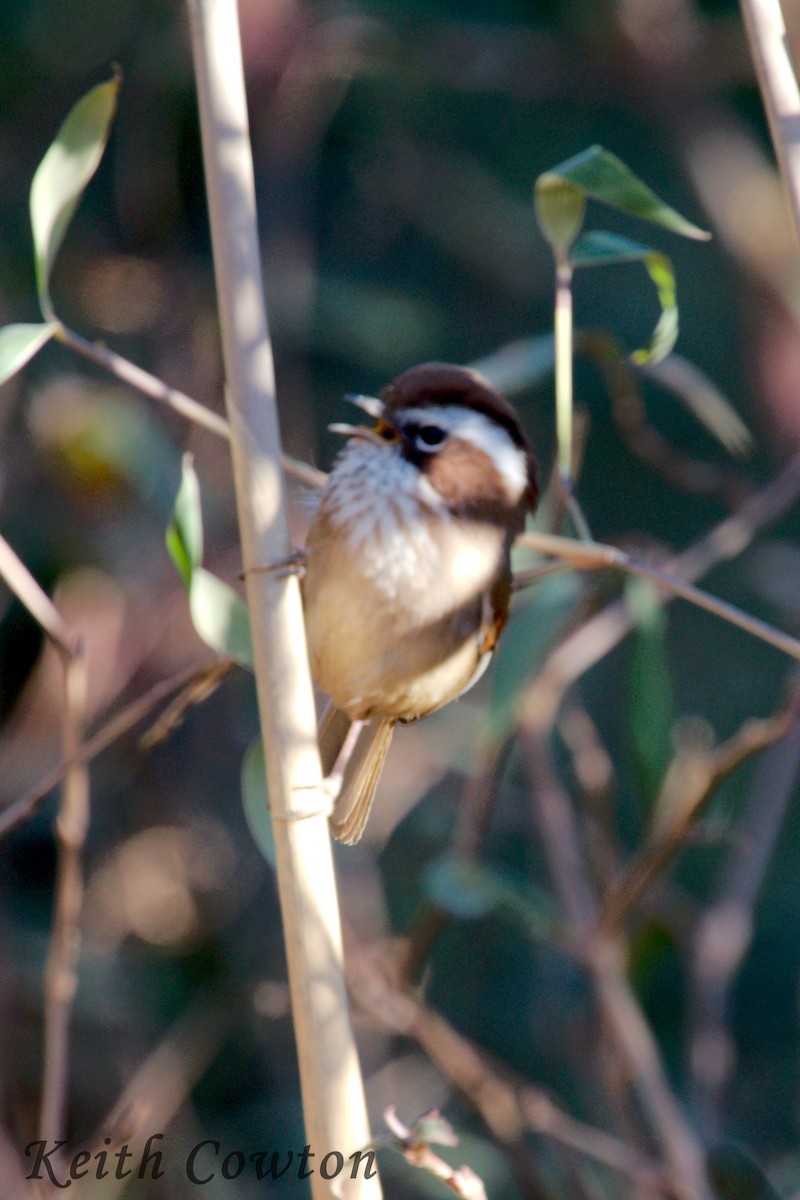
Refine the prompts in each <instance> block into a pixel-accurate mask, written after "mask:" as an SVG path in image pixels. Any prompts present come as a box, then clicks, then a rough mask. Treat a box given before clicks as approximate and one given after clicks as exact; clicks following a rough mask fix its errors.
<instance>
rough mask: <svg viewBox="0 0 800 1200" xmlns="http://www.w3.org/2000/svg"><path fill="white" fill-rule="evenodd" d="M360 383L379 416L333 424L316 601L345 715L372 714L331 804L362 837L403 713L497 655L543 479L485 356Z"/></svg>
mask: <svg viewBox="0 0 800 1200" xmlns="http://www.w3.org/2000/svg"><path fill="white" fill-rule="evenodd" d="M348 399H350V400H352V401H353V402H354V403H355V404H357V405H358V406H359V407H360V408H361V409H363V410H364V411H365V412H366V413H367V414H368V415H369V416H370V417H372V418H373V420H374V421H375V424H374V425H373V426H371V427H368V426H365V425H335V426H331V429H332V430H334V431H335V432H338V433H342V434H344V435H345V436H347V438H348V443H347V445H346V446H345V448H344V450H343V451H342V452H341V453H340V454H339V456H338V458H337V460H336V463H335V465H334V468H333V471H332V472H331V474H330V477H329V479H328V482H327V485H326V487H325V489H324V491H323V492H322V496H321V500H320V504H319V507H318V509H317V511H316V513H315V515H314V518H313V520H312V523H311V526H310V528H309V532H308V538H307V549H306V558H305V563H306V567H305V577H304V580H303V601H304V607H305V618H306V630H307V638H308V646H309V655H310V660H311V670H312V674H313V676H314V678H315V680H316V682H317V683H318V684H319V686H320V687H321V688H323V689H324V690H325V691H326V692H327V693H328V695H329V696H330V697H331V701H332V703H333V705H334V706H335V709H336V710H338V712H337V713H336V715H335V717H334V718H333V722H334V723H335V722H336V721H337V720H338V723H339V726H340V728H341V727H342V721H343V718H342V714H344V717H345V718H346V721H344V726H345V727H346V725H347V724H349V722H350V721H367V722H370V726H369V727H368V728H369V731H370V735H369V737H368V738H367V739H366V740H365V741H362V740H361V739H360V742H359V745H360V747H361V748H360V749H358V748H357V750H356V752H355V753H354V755H353V758H352V759H351V761H350V763H349V764H348V766H347V768H346V771H345V776H344V782H343V786H342V790H341V793H340V795H339V798H338V800H337V803H336V807H335V811H334V813H333V816H332V817H331V826H332V829H333V833H334V835H335V836H336V837H337V838H338V839H339V840H340V841H342V842H346V843H348V844H353V843H355V842H357V841H358V840H359V839H360V838H361V835H362V833H363V832H364V826H365V824H366V821H367V817H368V816H369V812H370V808H371V806H372V801H373V798H374V795H375V788H376V786H377V782H378V778H379V775H380V771H381V767H382V765H383V762H384V759H385V757H386V753H387V751H388V749H389V743H390V741H391V736H392V732H393V729H394V726H395V723H396V722H398V721H400V722H402V723H406V722H411V721H416V720H417V719H418V718H420V717H424V716H426V715H427V714H428V713H432V712H435V711H436V710H437V709H439V708H441V707H442V706H443V705H445V704H448V703H449V702H450V701H451V700H454V699H456V697H457V696H460V695H461V694H462V693H463V692H465V691H466V690H467V689H468V688H470V687H471V686H472V685H473V684H474V683H475V682H476V680H477V679H479V678H480V676H481V674H482V673H483V671H484V670H485V668H486V666H487V665H488V662H489V659H490V657H491V653H492V650H493V649H494V646H495V645H496V643H497V639H498V637H499V636H500V632H501V630H502V629H503V626H504V625H505V623H506V620H507V618H508V609H509V602H510V598H511V562H510V551H511V545H512V543H513V541H514V539H515V537H516V536H517V534H518V533H519V532H520V531H521V530H522V529H523V527H524V524H525V516H526V514H527V513H528V512H530V511H532V510H533V508H534V507H535V504H536V499H537V494H538V489H537V483H536V467H535V463H534V459H533V456H532V454H531V451H530V448H529V446H528V442H527V440H526V438H525V435H524V433H523V431H522V427H521V425H520V421H519V418H518V416H517V414H516V412H515V410H514V409H513V407H512V406H511V404H509V402H508V401H507V400H506V399H504V398H503V397H502V396H501V395H499V394H498V393H497V392H496V391H495V390H494V388H492V387H491V385H490V384H489V383H487V382H486V380H484V379H482V378H481V376H480V375H478V374H477V373H476V372H474V371H471V370H468V369H466V368H464V367H458V366H452V365H449V364H446V363H424V364H422V365H420V366H416V367H411V368H410V369H409V370H407V371H404V372H403V373H402V374H401V375H398V376H397V378H396V379H394V380H393V382H392V383H390V384H389V385H388V387H386V388H385V389H384V390H383V392H382V393H381V395H380V398H379V399H378V398H375V397H366V396H351V397H348ZM330 724H331V722H329V725H330ZM340 744H341V739H340V741H339V745H340ZM329 764H330V759H329Z"/></svg>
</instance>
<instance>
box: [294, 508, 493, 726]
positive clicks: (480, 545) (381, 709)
mask: <svg viewBox="0 0 800 1200" xmlns="http://www.w3.org/2000/svg"><path fill="white" fill-rule="evenodd" d="M413 532H414V531H412V534H413ZM417 532H418V533H419V536H418V537H416V538H415V537H414V536H411V537H409V531H408V529H406V530H405V532H404V531H403V530H402V528H398V529H396V530H394V531H392V530H389V531H387V530H385V529H384V530H380V531H378V535H377V536H375V535H373V537H372V538H371V539H370V541H369V550H368V551H367V550H366V548H365V547H364V545H363V544H358V543H356V544H348V540H347V539H345V538H342V536H341V534H340V532H339V531H338V530H337V529H336V528H335V527H332V525H331V522H330V521H329V520H328V518H327V516H326V514H325V512H324V511H322V512H321V513H318V514H317V517H316V518H315V520H314V523H313V525H312V528H311V530H310V532H309V539H308V569H307V574H306V578H305V581H304V588H303V590H304V602H305V614H306V631H307V637H308V646H309V655H310V660H311V669H312V674H313V675H314V678H315V680H316V682H317V683H318V684H319V686H320V687H322V688H323V689H324V690H325V691H326V692H327V693H328V694H329V695H330V696H331V698H332V700H333V701H334V703H335V704H336V705H337V707H339V708H341V709H343V710H344V711H345V712H347V713H348V714H349V715H350V716H351V717H353V718H360V719H364V718H369V717H384V718H389V719H396V720H401V721H410V720H415V719H416V718H417V717H421V716H424V715H425V714H426V713H429V712H432V711H434V710H435V709H437V708H440V707H441V706H442V705H444V704H447V703H448V702H449V701H450V700H453V699H455V697H456V696H458V695H460V694H461V692H463V691H464V690H465V689H466V688H467V687H468V686H469V685H470V684H471V683H472V682H473V681H474V680H475V678H477V675H478V674H479V673H480V670H482V668H483V666H485V662H484V661H482V660H484V659H486V661H488V656H487V655H484V654H482V651H481V643H482V640H483V633H482V631H483V629H484V627H485V623H486V609H487V603H488V593H489V589H490V587H491V583H492V581H493V579H494V578H495V577H496V574H497V571H498V569H499V566H500V563H501V560H502V553H503V546H502V540H501V538H500V537H499V535H498V532H497V530H495V529H491V528H488V527H487V529H486V531H485V537H483V538H480V537H478V538H477V539H475V538H473V551H472V561H471V562H468V563H467V562H464V561H462V562H461V563H460V564H459V561H458V554H459V553H461V551H460V550H459V547H460V546H461V542H462V539H461V538H460V537H459V532H461V533H462V534H463V530H462V531H459V530H458V529H457V528H456V527H455V526H454V524H453V522H452V521H449V520H448V521H443V522H441V524H434V526H433V527H431V526H430V523H429V524H428V526H427V527H426V530H425V532H424V536H423V534H422V532H420V531H417ZM472 532H473V533H474V532H475V531H474V530H473V531H472ZM397 539H399V541H398V544H397V545H393V540H397ZM462 557H463V553H462Z"/></svg>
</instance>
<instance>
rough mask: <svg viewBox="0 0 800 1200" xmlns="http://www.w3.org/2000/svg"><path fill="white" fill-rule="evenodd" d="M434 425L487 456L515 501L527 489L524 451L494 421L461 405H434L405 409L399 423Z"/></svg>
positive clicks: (526, 465) (526, 468)
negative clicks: (432, 406) (433, 406)
mask: <svg viewBox="0 0 800 1200" xmlns="http://www.w3.org/2000/svg"><path fill="white" fill-rule="evenodd" d="M407 421H408V422H409V423H412V422H414V423H417V424H419V425H423V426H424V425H437V426H438V427H439V428H440V429H445V430H446V431H447V432H448V433H449V434H450V435H451V436H452V437H458V438H461V439H462V441H465V442H469V443H470V444H471V445H473V446H476V447H477V449H478V450H482V451H483V453H484V454H488V456H489V458H490V459H491V460H492V462H493V463H494V465H495V467H496V469H497V471H498V473H499V474H500V475H501V476H502V478H503V479H504V480H505V483H506V486H507V487H508V490H509V493H510V494H511V496H512V498H513V499H514V500H515V501H516V500H519V499H520V497H521V496H522V495H523V493H524V491H525V489H526V488H527V486H528V460H527V456H526V454H525V451H524V450H522V449H521V448H520V447H519V446H517V445H515V443H514V441H513V440H512V437H511V434H510V433H509V432H508V431H507V430H506V429H504V428H503V426H502V425H498V424H497V422H496V421H492V420H491V418H489V417H487V416H485V415H484V413H480V412H475V410H474V409H471V408H463V407H461V406H460V405H456V404H453V405H442V406H441V407H440V406H439V405H436V407H435V408H430V407H427V406H426V407H425V408H407V409H404V410H403V413H402V423H403V424H405V423H406V422H407Z"/></svg>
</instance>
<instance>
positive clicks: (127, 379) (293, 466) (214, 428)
mask: <svg viewBox="0 0 800 1200" xmlns="http://www.w3.org/2000/svg"><path fill="white" fill-rule="evenodd" d="M56 337H57V339H58V340H59V341H60V342H62V343H63V344H64V345H65V346H69V348H70V349H71V350H74V351H75V352H76V353H78V354H81V355H82V356H83V357H84V358H88V359H89V361H90V362H93V363H95V364H96V365H97V366H100V367H104V368H105V369H106V370H107V371H110V372H111V374H112V375H114V376H116V378H117V379H119V380H121V382H122V383H127V384H128V385H129V386H130V387H132V388H135V389H136V391H138V392H142V394H143V395H145V396H149V397H150V399H151V400H157V401H158V403H159V404H165V405H166V406H167V408H171V409H172V411H173V412H176V413H178V414H179V415H180V416H182V417H185V418H186V419H187V420H189V421H193V422H194V424H195V425H199V426H201V428H203V429H207V430H208V432H209V433H213V434H215V435H216V436H217V437H221V438H226V439H228V440H229V439H230V436H231V431H230V426H229V425H228V422H227V421H226V420H225V418H224V417H221V416H220V415H219V413H215V412H212V411H211V409H209V408H206V407H205V405H203V404H200V403H198V401H197V400H193V399H192V397H191V396H187V395H186V393H185V392H181V391H178V389H177V388H173V387H169V385H168V384H166V383H164V382H163V380H161V379H158V378H157V377H156V376H155V375H151V374H150V373H149V371H145V370H144V369H143V368H142V367H138V366H137V365H136V364H135V363H132V362H129V360H128V359H127V358H123V357H122V355H121V354H117V353H116V352H115V351H114V350H109V349H108V347H107V346H104V345H102V343H100V342H90V341H88V340H87V339H86V338H83V337H81V336H80V334H78V333H74V332H73V331H72V330H71V329H67V328H66V326H64V325H60V326H59V328H58V332H57V333H56ZM281 457H282V462H283V467H284V470H285V471H286V472H287V474H289V475H292V476H293V477H294V478H295V479H297V480H299V481H300V483H305V484H306V485H307V486H308V487H313V488H321V487H324V486H325V480H326V479H327V475H326V474H325V472H324V471H319V470H317V468H316V467H312V466H310V465H309V464H308V463H303V462H300V461H299V460H298V459H296V458H292V456H291V455H290V454H283V455H282V456H281Z"/></svg>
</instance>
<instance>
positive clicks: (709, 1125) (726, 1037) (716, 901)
mask: <svg viewBox="0 0 800 1200" xmlns="http://www.w3.org/2000/svg"><path fill="white" fill-rule="evenodd" d="M798 770H800V722H797V723H796V724H795V726H794V728H793V729H792V730H790V732H789V733H788V734H787V736H786V737H785V738H784V739H783V740H782V741H781V742H780V743H778V744H777V745H775V746H773V747H772V748H771V749H770V750H768V751H767V753H766V754H765V755H764V757H763V759H762V761H761V763H760V764H759V770H758V771H757V772H756V774H755V777H754V779H753V783H752V786H751V788H750V794H749V796H748V800H747V807H746V810H745V812H744V814H743V816H742V819H741V821H739V822H738V824H737V826H736V829H735V832H734V836H733V838H732V839H731V849H730V855H729V857H728V860H727V862H726V863H725V864H724V866H723V868H722V870H721V872H720V876H719V879H718V881H717V883H716V885H715V888H714V894H713V895H712V898H711V901H710V903H709V904H708V905H707V907H706V908H705V909H704V911H703V914H702V916H701V918H700V920H699V921H698V922H697V925H696V927H695V930H694V935H693V938H692V947H691V962H690V967H689V1005H688V1018H689V1074H690V1077H691V1079H692V1082H693V1088H692V1091H693V1093H694V1108H695V1110H696V1111H697V1112H698V1114H699V1119H700V1121H701V1124H702V1127H703V1128H704V1132H705V1135H706V1137H707V1138H708V1139H709V1140H710V1141H716V1140H717V1139H718V1138H719V1136H720V1134H721V1131H722V1116H723V1114H722V1100H723V1095H724V1091H725V1087H726V1084H727V1082H728V1080H729V1079H730V1077H731V1074H732V1072H733V1069H734V1065H735V1047H734V1042H733V1038H732V1036H731V1034H730V1033H729V1031H728V1028H727V1021H726V1018H727V1009H728V1001H729V996H730V992H731V988H732V986H733V981H734V979H735V977H736V973H737V971H738V970H739V968H740V966H741V964H742V961H743V959H744V956H745V954H746V953H747V950H748V948H749V946H750V943H751V940H752V935H753V926H754V918H753V913H754V909H755V905H756V901H757V899H758V894H759V891H760V889H761V886H762V884H763V881H764V876H765V874H766V872H767V869H768V867H769V864H770V860H771V857H772V852H773V850H774V847H775V842H776V840H777V837H778V834H779V832H780V829H781V825H782V823H783V820H784V817H785V815H786V812H787V809H788V807H789V804H790V803H791V801H792V799H793V789H794V785H795V782H796V780H797V775H798Z"/></svg>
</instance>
